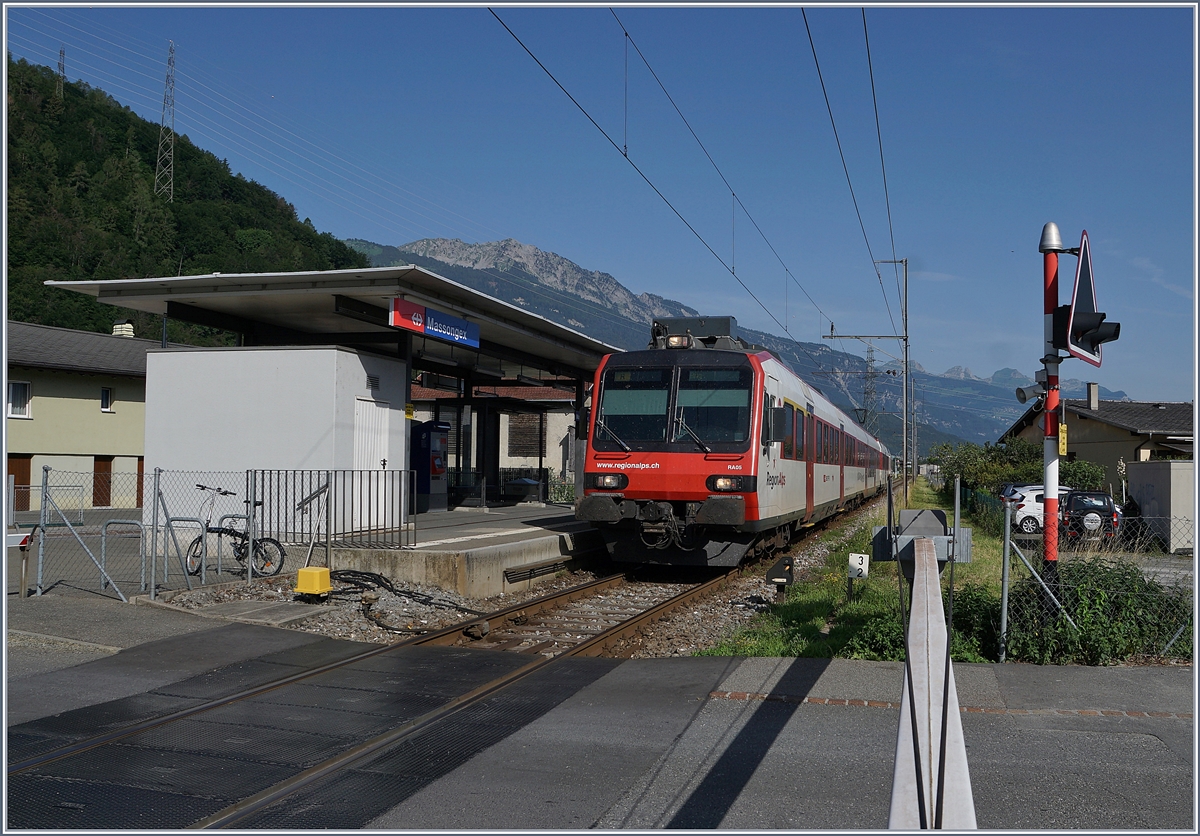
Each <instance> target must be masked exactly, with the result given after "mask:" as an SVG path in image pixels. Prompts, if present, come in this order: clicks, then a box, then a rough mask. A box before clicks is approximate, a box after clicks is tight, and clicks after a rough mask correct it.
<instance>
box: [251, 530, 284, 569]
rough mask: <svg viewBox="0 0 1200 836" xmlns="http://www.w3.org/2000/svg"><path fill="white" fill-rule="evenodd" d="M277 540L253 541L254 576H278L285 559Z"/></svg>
mask: <svg viewBox="0 0 1200 836" xmlns="http://www.w3.org/2000/svg"><path fill="white" fill-rule="evenodd" d="M286 556H287V555H286V553H285V552H284V550H283V546H281V545H279V541H278V540H272V539H270V538H267V539H265V540H255V541H254V574H256V575H261V576H262V577H270V576H271V575H278V574H279V570H280V569H282V568H283V559H284V558H285V557H286Z"/></svg>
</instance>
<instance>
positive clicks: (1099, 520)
mask: <svg viewBox="0 0 1200 836" xmlns="http://www.w3.org/2000/svg"><path fill="white" fill-rule="evenodd" d="M1058 514H1059V536H1060V537H1065V538H1066V539H1067V540H1110V539H1112V538H1114V537H1116V536H1117V533H1118V531H1119V530H1120V527H1121V515H1120V512H1119V510H1118V509H1117V503H1116V502H1115V501H1114V500H1113V498H1112V497H1111V496H1109V495H1108V494H1106V493H1104V492H1103V491H1069V492H1068V493H1067V494H1066V495H1065V496H1063V497H1062V499H1061V500H1060V501H1059V505H1058Z"/></svg>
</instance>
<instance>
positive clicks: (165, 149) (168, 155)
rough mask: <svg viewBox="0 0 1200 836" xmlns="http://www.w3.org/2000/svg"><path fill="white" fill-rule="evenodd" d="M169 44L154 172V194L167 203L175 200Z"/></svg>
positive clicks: (172, 78) (172, 74)
mask: <svg viewBox="0 0 1200 836" xmlns="http://www.w3.org/2000/svg"><path fill="white" fill-rule="evenodd" d="M169 43H170V44H171V51H170V53H168V55H167V85H166V89H165V90H164V91H163V107H162V124H161V125H160V126H159V129H158V167H157V169H156V170H155V172H154V193H155V194H165V195H166V196H167V203H171V202H172V201H173V200H174V199H175V42H174V41H169Z"/></svg>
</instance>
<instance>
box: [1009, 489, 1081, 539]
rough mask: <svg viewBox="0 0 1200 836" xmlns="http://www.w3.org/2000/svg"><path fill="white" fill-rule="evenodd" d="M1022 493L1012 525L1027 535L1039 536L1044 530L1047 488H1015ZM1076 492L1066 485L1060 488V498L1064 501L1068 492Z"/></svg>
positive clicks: (1015, 507) (1014, 510)
mask: <svg viewBox="0 0 1200 836" xmlns="http://www.w3.org/2000/svg"><path fill="white" fill-rule="evenodd" d="M1014 490H1016V491H1018V492H1020V493H1021V498H1020V499H1018V500H1017V502H1016V504H1015V505H1013V517H1012V524H1013V527H1014V528H1019V529H1020V530H1021V531H1023V532H1024V533H1026V534H1037V533H1038V532H1040V531H1041V530H1042V524H1043V523H1042V521H1043V520H1044V519H1045V516H1044V507H1045V488H1044V487H1043V486H1041V485H1021V486H1020V487H1014ZM1070 490H1074V489H1073V488H1070V487H1068V486H1066V485H1059V486H1058V498H1059V501H1062V498H1063V496H1064V495H1065V494H1066V492H1067V491H1070Z"/></svg>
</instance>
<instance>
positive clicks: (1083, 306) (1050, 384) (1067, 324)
mask: <svg viewBox="0 0 1200 836" xmlns="http://www.w3.org/2000/svg"><path fill="white" fill-rule="evenodd" d="M1038 252H1040V253H1041V254H1042V280H1043V281H1042V291H1043V292H1042V301H1043V320H1042V321H1043V334H1044V343H1045V344H1044V349H1045V351H1044V355H1043V357H1042V367H1043V370H1042V372H1041V374H1040V376H1039V380H1038V382H1039V383H1041V384H1042V385H1043V386H1044V387H1045V393H1044V401H1043V405H1042V407H1043V412H1044V414H1045V424H1044V427H1045V433H1044V435H1043V438H1042V451H1043V453H1042V455H1043V462H1044V477H1043V481H1042V485H1043V496H1044V497H1045V500H1044V505H1043V508H1044V511H1043V519H1044V520H1045V524H1044V525H1043V526H1042V538H1043V540H1042V542H1043V560H1044V563H1045V569H1046V574H1047V575H1048V576H1049V577H1048V578H1047V579H1048V580H1051V581H1052V582H1053V580H1056V579H1057V573H1058V458H1059V452H1060V451H1059V423H1058V422H1059V414H1058V413H1059V408H1060V406H1061V399H1060V395H1059V388H1058V365H1059V362H1060V361H1061V360H1065V359H1067V358H1066V357H1061V356H1059V353H1058V351H1059V349H1065V350H1066V351H1067V352H1068V356H1071V357H1078V358H1080V359H1081V360H1084V361H1086V362H1088V363H1091V364H1092V365H1093V366H1099V365H1100V356H1101V355H1100V346H1101V344H1103V343H1106V342H1111V341H1112V340H1116V339H1117V338H1118V337H1120V335H1121V324H1120V323H1119V322H1105V321H1104V320H1105V319H1106V316H1105V314H1103V313H1100V312H1099V311H1097V310H1096V285H1095V282H1094V281H1093V279H1092V254H1091V249H1090V248H1089V245H1088V237H1087V230H1086V229H1085V230H1084V231H1083V236H1082V238H1081V239H1080V242H1079V246H1078V247H1075V248H1068V247H1064V246H1063V244H1062V235H1061V234H1060V233H1059V231H1058V224H1056V223H1054V222H1053V221H1052V222H1050V223H1048V224H1046V225H1045V226H1044V227H1042V239H1041V241H1040V243H1039V244H1038ZM1059 253H1070V254H1071V255H1075V256H1078V257H1079V265H1078V267H1077V268H1076V271H1075V288H1074V290H1073V291H1072V293H1071V302H1070V304H1068V305H1061V306H1060V305H1059V304H1058V254H1059ZM1026 397H1028V390H1027V389H1018V390H1017V399H1018V400H1019V401H1021V402H1022V403H1024V402H1025V399H1026Z"/></svg>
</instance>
